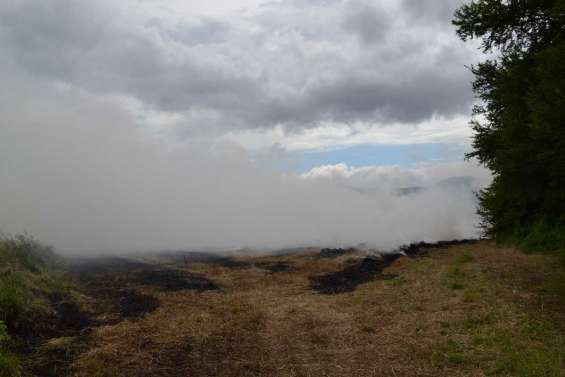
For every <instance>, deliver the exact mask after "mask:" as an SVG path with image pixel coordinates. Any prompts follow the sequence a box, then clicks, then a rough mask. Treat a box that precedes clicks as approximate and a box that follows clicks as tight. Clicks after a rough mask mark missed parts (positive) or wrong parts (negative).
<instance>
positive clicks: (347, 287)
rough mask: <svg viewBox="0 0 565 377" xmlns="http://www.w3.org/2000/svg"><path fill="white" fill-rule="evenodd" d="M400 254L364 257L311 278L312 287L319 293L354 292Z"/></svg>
mask: <svg viewBox="0 0 565 377" xmlns="http://www.w3.org/2000/svg"><path fill="white" fill-rule="evenodd" d="M399 257H400V254H390V255H387V256H386V257H383V258H364V259H361V260H360V262H358V263H355V264H353V265H351V266H349V267H346V268H345V269H343V270H341V271H336V272H332V273H330V274H327V275H321V276H314V277H311V278H310V285H311V287H312V289H313V290H314V291H316V292H318V293H321V294H326V295H333V294H338V293H345V292H352V291H354V290H355V288H357V286H358V285H360V284H363V283H366V282H368V281H370V280H372V279H373V278H374V277H375V276H376V275H377V274H379V273H380V272H382V270H383V269H384V268H385V267H387V266H388V265H389V264H390V263H392V261H393V260H395V259H397V258H399Z"/></svg>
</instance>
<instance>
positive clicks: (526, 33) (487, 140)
mask: <svg viewBox="0 0 565 377" xmlns="http://www.w3.org/2000/svg"><path fill="white" fill-rule="evenodd" d="M453 24H454V25H455V26H456V27H457V34H458V35H459V37H460V38H461V39H462V40H464V41H466V40H468V39H472V38H477V39H480V40H481V47H482V49H483V51H484V52H485V53H489V54H490V55H489V56H491V58H489V59H488V60H486V61H484V62H481V63H479V64H477V65H475V66H473V67H472V68H471V69H472V72H473V73H474V75H475V81H474V83H473V90H474V92H475V94H476V96H477V97H478V99H479V100H480V101H479V103H480V104H479V105H477V106H476V107H475V108H474V110H473V113H474V118H473V119H474V120H473V121H472V123H471V124H472V127H473V129H474V131H475V135H474V140H473V151H472V152H471V153H469V154H468V155H467V157H468V158H477V159H478V160H479V161H480V162H481V163H482V164H484V165H485V166H487V167H488V168H489V169H490V170H491V171H492V172H493V175H494V180H493V182H492V184H491V185H490V186H489V187H488V188H487V189H485V190H484V191H482V192H481V193H480V195H479V200H480V208H479V213H480V214H481V216H482V219H483V224H482V225H483V228H484V230H485V233H486V235H488V236H491V237H494V238H497V239H502V240H504V239H507V238H515V237H518V239H520V240H527V239H530V240H531V239H533V238H536V239H537V240H538V241H540V240H541V239H542V238H545V239H544V240H541V241H540V242H541V244H543V246H544V247H545V246H548V245H550V246H551V247H557V248H563V245H561V246H560V245H556V243H559V242H563V241H565V232H564V231H563V230H564V229H565V0H477V1H471V2H470V3H467V4H465V5H462V6H461V7H460V8H459V9H458V10H457V11H456V12H455V17H454V20H453ZM534 234H535V237H534V236H533V235H534ZM540 234H542V236H540ZM540 242H538V243H540ZM538 246H540V245H538Z"/></svg>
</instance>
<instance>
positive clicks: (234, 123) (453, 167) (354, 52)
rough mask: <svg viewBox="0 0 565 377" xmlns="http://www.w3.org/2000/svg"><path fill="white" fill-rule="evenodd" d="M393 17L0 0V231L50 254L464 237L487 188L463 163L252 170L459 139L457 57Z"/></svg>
mask: <svg viewBox="0 0 565 377" xmlns="http://www.w3.org/2000/svg"><path fill="white" fill-rule="evenodd" d="M134 4H136V6H133V5H134ZM216 4H218V3H216ZM187 7H188V8H187ZM212 8H213V7H212ZM212 8H210V9H212ZM179 9H183V10H184V11H183V12H177V11H178V10H179ZM410 12H411V11H409V10H407V8H405V5H399V3H398V2H395V1H384V2H382V3H380V4H378V6H377V5H376V4H375V3H374V2H368V1H360V0H355V1H341V0H331V1H330V0H328V1H322V0H320V1H318V0H316V1H305V0H285V1H279V2H269V3H265V4H263V5H262V6H256V7H252V8H249V9H247V10H245V11H238V12H231V11H230V12H227V13H216V12H212V11H210V12H208V13H209V14H206V15H199V14H197V13H195V12H190V6H189V5H187V3H186V2H176V1H170V2H169V1H167V2H163V1H160V0H152V1H147V2H143V3H139V2H137V1H129V0H124V1H123V2H111V1H109V0H108V1H107V0H97V1H95V0H85V1H80V2H78V1H73V0H45V1H41V2H37V1H32V0H17V1H13V2H3V3H0V54H1V55H2V57H3V59H1V60H0V80H1V81H2V85H3V90H2V91H1V92H0V118H1V120H0V182H2V185H0V229H2V230H4V231H10V232H21V231H23V230H27V231H29V232H30V233H32V234H34V235H35V236H37V237H38V238H40V239H42V240H45V241H47V242H51V243H53V244H54V245H55V246H57V247H59V248H60V249H62V250H65V251H67V252H93V251H108V250H117V251H122V250H147V249H161V248H191V249H198V248H207V249H210V248H212V249H222V248H232V247H257V248H266V247H268V248H277V247H285V246H299V245H313V244H316V245H354V244H358V243H361V242H367V243H368V244H370V245H372V246H375V247H379V248H382V249H390V248H393V247H395V246H398V245H399V244H401V243H406V242H411V241H420V240H428V241H433V240H439V239H448V238H461V237H470V236H474V235H476V228H475V225H476V220H477V219H476V215H475V199H474V196H473V194H472V191H473V190H475V189H478V188H480V187H482V185H484V184H485V182H487V181H488V176H485V175H484V171H482V170H477V169H476V168H475V167H473V166H472V165H468V164H462V163H455V164H444V165H436V166H420V167H415V168H411V169H406V168H400V167H374V166H373V167H365V168H351V167H349V166H347V165H334V166H325V167H318V168H316V169H314V170H312V171H310V172H307V173H306V174H303V175H298V174H294V173H284V174H283V173H278V172H275V171H270V170H267V169H265V168H262V166H264V164H262V163H261V162H264V161H266V160H269V161H271V162H273V161H274V162H276V161H277V160H281V161H284V160H285V159H286V158H287V157H288V153H287V151H293V150H304V149H331V148H338V147H340V145H341V146H343V145H361V144H363V143H378V142H382V143H383V142H384V143H389V144H401V143H425V142H430V140H439V141H441V142H449V143H453V144H461V143H462V142H461V140H467V138H468V127H467V126H465V125H464V124H465V119H464V114H467V112H468V108H469V106H470V105H471V103H472V98H471V96H470V94H469V88H468V87H467V86H468V84H467V81H468V76H467V75H468V72H467V71H466V70H464V69H463V68H462V63H463V62H466V61H467V59H469V57H470V56H472V55H473V54H474V52H472V51H471V50H470V49H468V48H466V47H463V46H462V45H460V44H459V43H458V42H456V40H455V37H454V36H453V35H452V33H451V31H449V30H448V29H447V28H445V27H443V26H438V25H439V23H438V22H435V21H434V22H431V23H430V24H428V23H426V22H422V23H417V25H416V24H415V25H414V26H413V28H412V27H410V28H407V24H408V23H409V22H410V17H412V16H411V15H410ZM422 14H423V15H425V17H430V20H431V19H432V18H434V19H435V18H436V17H439V16H437V15H436V14H430V15H427V14H428V13H426V12H423V13H422ZM442 17H443V16H442ZM432 38H433V39H432ZM277 143H280V144H277ZM265 151H266V152H265ZM469 177H470V178H469ZM416 186H417V187H421V188H422V190H419V191H418V190H417V191H418V192H415V191H410V190H408V191H403V189H406V188H408V189H409V188H411V187H416ZM405 192H410V193H411V194H410V195H404V194H403V193H405ZM430 219H432V220H433V221H431V220H430Z"/></svg>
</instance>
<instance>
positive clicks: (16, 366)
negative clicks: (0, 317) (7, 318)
mask: <svg viewBox="0 0 565 377" xmlns="http://www.w3.org/2000/svg"><path fill="white" fill-rule="evenodd" d="M11 341H12V340H11V338H10V336H9V335H8V328H7V327H6V324H5V323H4V322H3V321H0V377H18V376H21V374H22V370H21V366H20V361H19V359H18V358H17V357H16V356H15V355H14V354H13V353H12V352H10V343H11Z"/></svg>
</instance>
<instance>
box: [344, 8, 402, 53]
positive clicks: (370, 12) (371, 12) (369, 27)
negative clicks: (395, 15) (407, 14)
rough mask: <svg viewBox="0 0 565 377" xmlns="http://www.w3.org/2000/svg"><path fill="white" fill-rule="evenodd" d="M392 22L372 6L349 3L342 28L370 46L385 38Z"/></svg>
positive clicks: (387, 16) (384, 12)
mask: <svg viewBox="0 0 565 377" xmlns="http://www.w3.org/2000/svg"><path fill="white" fill-rule="evenodd" d="M391 23H392V20H391V18H390V15H388V14H387V13H386V11H385V10H383V9H378V8H376V7H375V6H374V5H372V4H367V3H363V2H358V1H355V2H351V3H350V4H348V8H347V11H346V16H345V19H344V26H345V28H346V30H350V31H353V32H354V33H356V34H357V35H358V37H359V39H360V40H361V41H362V42H363V43H367V44H371V43H375V42H378V41H380V40H382V39H383V38H385V36H386V34H387V32H388V31H389V28H390V26H391Z"/></svg>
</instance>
